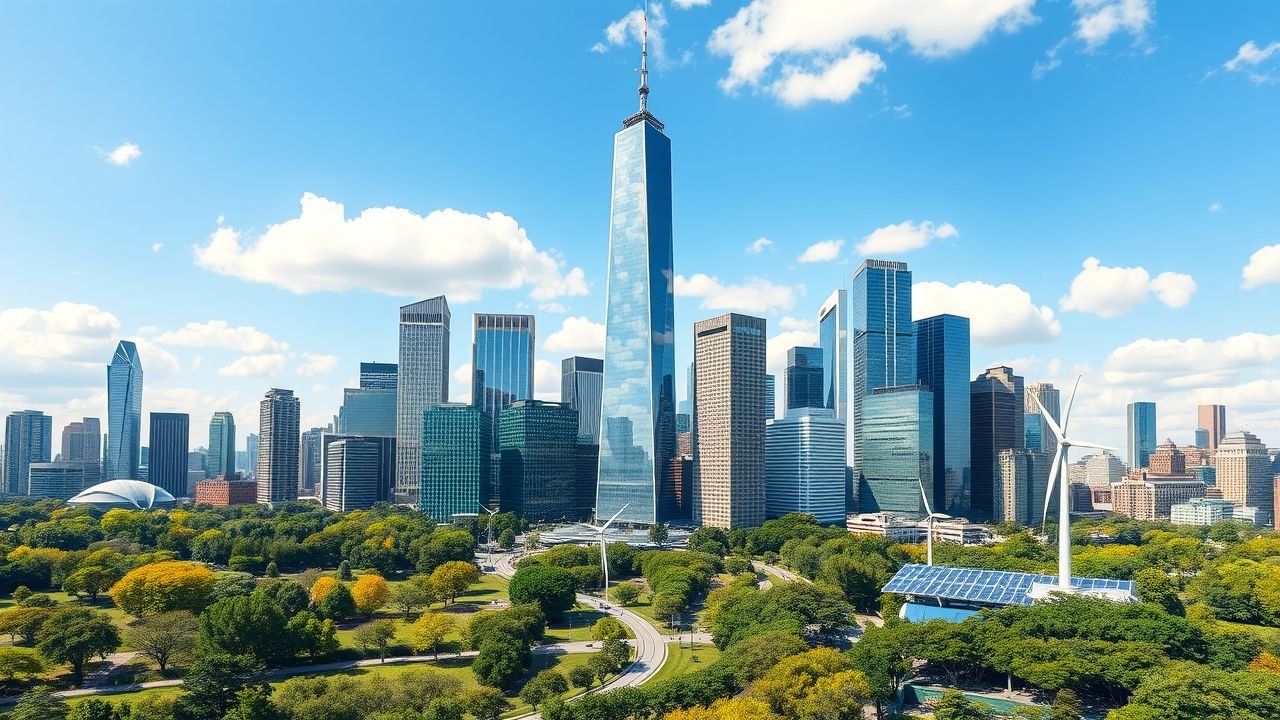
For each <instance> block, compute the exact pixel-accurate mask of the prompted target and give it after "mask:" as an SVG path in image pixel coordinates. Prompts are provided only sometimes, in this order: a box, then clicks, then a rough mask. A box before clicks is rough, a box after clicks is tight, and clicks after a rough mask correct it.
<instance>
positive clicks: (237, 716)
mask: <svg viewBox="0 0 1280 720" xmlns="http://www.w3.org/2000/svg"><path fill="white" fill-rule="evenodd" d="M271 692H272V691H271V686H270V685H267V684H265V683H262V684H259V685H250V686H248V687H246V688H243V689H241V690H240V692H238V693H236V704H235V706H233V707H232V708H231V709H230V710H229V711H227V714H226V715H224V716H222V720H284V715H283V714H282V713H281V712H280V711H279V710H277V709H276V707H275V705H273V704H271Z"/></svg>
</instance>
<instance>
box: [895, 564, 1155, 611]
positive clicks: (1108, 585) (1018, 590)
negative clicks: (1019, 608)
mask: <svg viewBox="0 0 1280 720" xmlns="http://www.w3.org/2000/svg"><path fill="white" fill-rule="evenodd" d="M1057 582H1058V576H1056V575H1036V574H1032V573H1020V572H1006V571H1003V570H982V569H978V568H956V567H947V566H944V565H917V564H909V565H903V566H902V569H901V570H899V571H898V572H897V574H895V575H894V576H893V577H892V578H890V580H889V582H888V583H887V584H885V586H884V590H883V592H890V593H896V594H899V595H914V596H916V597H927V598H938V599H942V600H957V601H962V602H972V603H976V604H980V605H1030V604H1031V603H1032V599H1031V598H1030V597H1029V593H1030V591H1031V588H1032V586H1033V585H1036V584H1040V585H1052V584H1055V583H1057ZM1071 586H1072V587H1075V588H1079V589H1081V590H1092V589H1106V590H1122V591H1125V592H1128V593H1130V594H1132V593H1133V581H1131V580H1113V579H1110V578H1081V577H1073V578H1071Z"/></svg>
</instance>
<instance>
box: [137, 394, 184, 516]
mask: <svg viewBox="0 0 1280 720" xmlns="http://www.w3.org/2000/svg"><path fill="white" fill-rule="evenodd" d="M150 424H151V434H150V438H151V439H150V440H149V441H148V442H149V444H148V445H147V447H149V448H150V449H151V451H150V458H149V460H148V463H147V468H148V469H147V482H150V483H151V484H152V485H156V486H158V487H161V488H164V489H165V490H166V491H168V493H169V494H170V495H172V496H174V497H175V498H180V497H186V496H188V493H187V467H188V465H189V458H188V455H189V453H188V451H187V447H188V443H189V442H190V439H191V416H190V415H187V414H186V413H164V412H153V413H151V417H150Z"/></svg>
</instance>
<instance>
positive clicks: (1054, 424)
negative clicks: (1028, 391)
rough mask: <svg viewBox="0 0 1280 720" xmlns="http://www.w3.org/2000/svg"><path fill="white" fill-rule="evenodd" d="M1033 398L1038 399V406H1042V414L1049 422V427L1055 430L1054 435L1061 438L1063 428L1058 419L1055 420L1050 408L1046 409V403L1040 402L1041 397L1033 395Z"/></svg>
mask: <svg viewBox="0 0 1280 720" xmlns="http://www.w3.org/2000/svg"><path fill="white" fill-rule="evenodd" d="M1031 399H1032V400H1035V401H1036V407H1038V408H1040V416H1041V417H1043V418H1044V421H1045V422H1047V423H1049V428H1050V429H1051V430H1053V435H1054V437H1056V438H1058V439H1061V438H1062V428H1060V427H1058V421H1057V420H1054V419H1053V416H1052V415H1050V414H1049V411H1048V409H1046V408H1045V406H1044V404H1043V403H1041V402H1040V398H1038V397H1036V396H1035V395H1032V396H1031Z"/></svg>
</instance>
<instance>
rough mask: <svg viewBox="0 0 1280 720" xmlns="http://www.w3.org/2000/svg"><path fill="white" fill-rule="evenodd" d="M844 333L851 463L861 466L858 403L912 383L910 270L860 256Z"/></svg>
mask: <svg viewBox="0 0 1280 720" xmlns="http://www.w3.org/2000/svg"><path fill="white" fill-rule="evenodd" d="M849 301H850V306H849V335H850V337H851V338H852V340H851V342H850V345H851V347H852V352H851V353H850V354H851V355H852V356H853V370H852V374H853V377H852V378H851V380H852V381H851V383H850V392H851V393H852V395H853V397H852V399H851V400H850V405H852V406H853V409H852V417H853V422H852V423H851V427H850V428H849V430H850V431H851V432H852V434H853V442H854V450H853V468H854V477H855V478H856V479H859V480H860V478H859V477H858V476H859V474H860V469H861V465H862V451H863V448H862V443H863V441H864V437H865V436H864V433H863V427H864V425H863V422H864V418H863V411H862V408H863V404H864V402H865V401H866V398H868V397H869V396H870V395H871V393H872V392H873V391H874V390H875V389H876V388H884V387H896V386H901V385H913V384H915V382H916V345H915V327H914V326H913V325H912V322H911V271H910V270H908V269H907V264H906V263H902V262H894V261H890V260H870V259H868V260H864V261H863V262H862V264H861V265H859V266H858V269H857V271H856V272H855V273H854V274H853V289H852V291H851V293H850V298H849Z"/></svg>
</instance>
